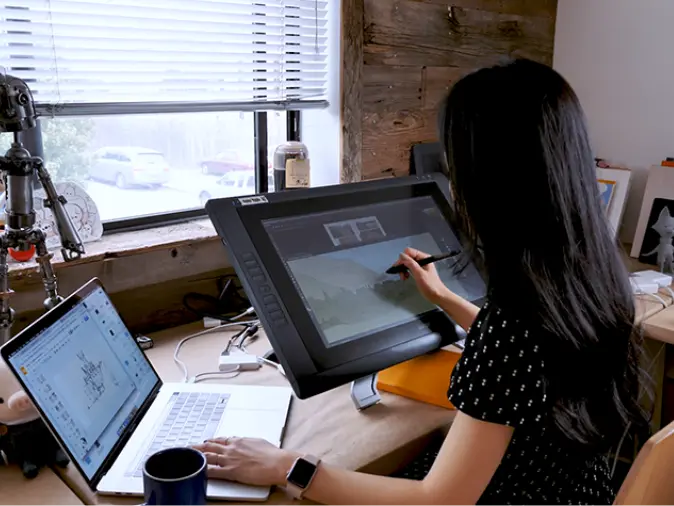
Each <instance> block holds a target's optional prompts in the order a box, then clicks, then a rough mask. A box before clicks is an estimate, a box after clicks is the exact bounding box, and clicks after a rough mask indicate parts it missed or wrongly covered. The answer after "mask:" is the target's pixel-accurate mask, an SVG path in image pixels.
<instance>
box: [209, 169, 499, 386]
mask: <svg viewBox="0 0 674 506" xmlns="http://www.w3.org/2000/svg"><path fill="white" fill-rule="evenodd" d="M448 193H449V188H448V185H447V180H446V178H445V177H444V176H443V175H441V174H428V175H419V176H410V177H402V178H392V179H386V180H377V181H367V182H360V183H352V184H342V185H334V186H326V187H318V188H311V189H307V190H295V191H285V192H278V193H269V194H264V195H255V196H247V197H234V198H225V199H216V200H210V201H209V202H208V203H207V205H206V210H207V212H208V214H209V216H210V218H211V220H212V221H213V224H214V226H215V228H216V230H217V232H218V234H219V235H220V237H221V238H222V241H223V243H224V245H225V247H226V250H227V254H228V258H229V261H230V262H231V264H232V266H233V267H234V269H235V271H236V273H237V275H238V277H239V279H240V281H241V284H242V286H243V288H244V290H245V291H246V293H247V295H248V297H249V299H250V301H251V304H252V305H253V307H254V308H255V310H256V312H257V315H258V317H259V318H260V320H261V322H262V325H263V327H264V329H265V331H266V334H267V336H268V338H269V341H270V343H271V345H272V347H273V349H274V352H275V354H276V356H277V357H278V360H279V362H280V363H281V365H282V366H283V368H284V371H285V374H286V376H287V378H288V380H289V382H290V384H291V385H292V387H293V389H294V391H295V393H296V394H297V396H298V397H299V398H307V397H310V396H313V395H316V394H319V393H322V392H325V391H327V390H330V389H332V388H335V387H337V386H340V385H343V384H346V383H348V382H350V381H352V380H355V379H358V378H362V377H365V376H368V375H371V374H373V373H376V372H378V371H381V370H383V369H386V368H388V367H390V366H392V365H395V364H397V363H400V362H403V361H406V360H409V359H412V358H414V357H416V356H419V355H422V354H425V353H428V352H431V351H433V350H436V349H438V348H439V347H442V346H445V345H448V344H451V343H453V342H456V341H457V340H459V339H460V338H462V337H464V336H463V335H461V333H460V332H457V327H456V325H455V324H454V322H453V321H451V319H450V318H449V317H448V316H447V315H446V314H445V313H444V312H442V311H441V310H439V309H437V308H434V309H433V310H431V311H428V312H427V313H424V314H422V315H420V316H419V317H418V318H416V319H414V321H408V322H406V323H404V324H400V325H394V326H392V327H390V328H384V329H377V330H376V331H373V332H372V333H371V334H369V335H362V336H359V337H358V338H356V339H350V340H349V339H347V340H346V341H344V342H340V341H338V342H336V344H335V343H330V342H328V341H326V338H325V335H327V334H325V332H324V329H323V328H322V326H321V325H322V324H321V325H319V324H318V323H317V320H316V319H315V316H316V314H315V313H316V311H315V310H313V309H311V307H314V306H311V307H310V305H309V303H308V302H307V301H308V300H309V299H306V297H305V296H304V295H303V293H304V292H302V290H301V289H300V285H299V284H298V283H299V281H298V280H299V278H297V277H294V274H293V273H292V272H291V268H290V267H288V266H289V265H290V264H291V262H299V261H302V258H300V260H291V261H286V260H284V259H283V258H282V254H281V249H279V248H280V246H278V244H279V242H278V241H280V239H278V240H276V239H273V237H275V236H274V235H273V234H277V233H281V232H283V233H286V234H290V233H294V234H295V235H293V236H292V237H293V241H291V242H289V243H287V244H290V246H288V247H292V248H295V249H298V248H299V249H302V248H305V247H306V248H307V251H309V250H310V249H311V248H310V247H309V243H312V242H314V243H316V242H317V241H319V240H320V241H322V240H323V237H322V236H323V235H324V232H323V228H325V229H326V230H327V227H329V226H332V225H333V223H328V224H327V226H326V225H323V226H322V227H321V226H320V223H318V224H317V222H316V220H317V219H318V218H317V217H320V219H321V220H323V217H325V220H326V223H327V222H328V221H330V219H332V218H329V217H330V216H332V215H333V214H334V215H335V216H342V215H344V213H351V212H353V213H360V214H358V216H360V215H368V214H370V213H369V211H367V210H368V209H375V210H376V209H382V207H381V206H383V205H389V204H390V205H392V206H400V205H403V204H402V203H403V202H404V203H405V205H408V204H407V202H409V203H410V204H409V205H414V204H415V203H417V202H421V201H419V200H415V199H421V198H423V199H425V200H424V206H425V205H426V204H425V203H426V202H431V201H432V202H433V205H434V206H437V209H438V210H439V211H438V212H436V211H433V219H435V220H437V223H438V224H439V225H438V226H440V227H447V226H448V224H447V223H448V222H450V221H451V214H452V210H451V205H450V199H449V194H448ZM429 197H430V200H429ZM396 209H397V208H396ZM401 209H402V208H401ZM410 209H412V208H410ZM429 209H430V208H429ZM433 209H435V208H433ZM372 212H373V213H375V212H376V211H372ZM305 219H306V220H313V221H306V223H305V224H304V225H302V226H303V227H304V228H301V227H299V225H298V226H297V227H296V228H294V229H293V227H295V225H292V223H295V222H296V223H300V221H297V220H305ZM381 219H382V220H383V221H386V219H387V218H386V217H385V216H383V215H382V216H381ZM293 220H295V221H293ZM406 220H407V221H410V220H411V218H409V220H408V219H407V218H405V217H404V216H403V219H402V220H401V219H400V218H398V219H397V220H393V221H392V220H391V219H389V220H388V222H387V223H386V224H383V225H382V230H384V229H385V227H389V230H391V227H393V228H395V227H396V226H398V225H397V224H396V223H397V222H400V221H406ZM383 221H382V223H383ZM277 223H278V224H279V225H278V227H279V228H280V229H281V232H277V231H276V230H275V227H277V225H276V224H277ZM340 223H341V222H340ZM434 223H435V222H434ZM286 224H290V225H286ZM429 226H430V225H429ZM265 227H266V228H265ZM284 227H287V228H284ZM450 228H451V227H450ZM451 231H452V233H454V231H453V229H452V230H451ZM331 233H332V232H331ZM318 236H321V237H318ZM454 236H455V240H456V241H458V243H459V244H458V245H455V246H454V247H460V242H461V238H460V237H459V236H458V234H455V233H454ZM284 237H285V236H284ZM288 237H290V236H288ZM391 237H393V235H391ZM332 240H333V241H334V238H333V239H332ZM274 241H276V242H274ZM304 243H306V245H305V244H304ZM385 243H387V244H388V240H386V241H380V242H378V243H375V244H377V245H384V244H385ZM335 244H336V243H335ZM396 244H397V243H396ZM442 244H444V243H442ZM365 245H366V246H370V244H369V243H368V244H365ZM312 247H313V246H312ZM335 247H336V248H337V246H335ZM340 247H342V246H340ZM343 248H345V249H343V250H340V251H342V252H344V251H348V250H349V248H348V247H346V246H343ZM321 251H322V250H321ZM390 253H393V252H390ZM329 254H332V252H329V253H328V256H329ZM323 255H324V253H316V256H323ZM394 260H395V258H393V259H391V260H390V261H394ZM386 261H389V260H388V255H387V260H386ZM293 265H294V264H293ZM466 265H469V267H470V268H471V269H473V271H471V272H473V274H471V276H472V277H471V278H470V280H469V283H471V284H470V286H471V287H475V289H474V290H473V289H472V288H471V290H473V291H472V292H471V293H478V292H479V296H476V297H474V298H473V299H474V300H473V301H474V302H475V303H476V304H478V305H480V304H481V303H482V302H483V300H484V296H485V294H486V288H485V285H484V281H483V278H482V276H481V274H479V272H480V269H479V268H477V267H476V266H474V265H473V264H472V263H470V262H466ZM293 272H294V271H293ZM475 273H477V275H476V274H475ZM333 279H334V278H333ZM410 282H411V281H410ZM388 286H392V285H390V284H389V285H388ZM357 296H358V295H357V294H356V295H354V297H357ZM326 297H327V295H326ZM340 300H342V299H340Z"/></svg>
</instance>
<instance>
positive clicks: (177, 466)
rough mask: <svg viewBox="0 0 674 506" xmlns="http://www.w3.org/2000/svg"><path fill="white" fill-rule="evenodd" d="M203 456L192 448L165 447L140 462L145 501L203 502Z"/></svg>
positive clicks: (204, 483)
mask: <svg viewBox="0 0 674 506" xmlns="http://www.w3.org/2000/svg"><path fill="white" fill-rule="evenodd" d="M207 467H208V466H207V465H206V457H205V456H204V454H203V453H201V452H199V451H197V450H194V449H192V448H167V449H166V450H161V451H158V452H157V453H155V454H153V455H151V456H150V458H148V459H147V461H146V462H145V465H144V466H143V491H144V494H145V504H148V505H150V504H151V505H155V504H156V505H165V504H176V505H177V504H180V505H188V504H195V505H197V504H198V505H202V504H206V487H207V485H208V478H207V476H206V469H207Z"/></svg>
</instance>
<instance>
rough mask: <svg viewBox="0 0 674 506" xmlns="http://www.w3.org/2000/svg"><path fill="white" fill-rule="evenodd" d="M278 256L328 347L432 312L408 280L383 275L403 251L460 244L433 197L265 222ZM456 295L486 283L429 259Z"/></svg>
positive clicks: (473, 294)
mask: <svg viewBox="0 0 674 506" xmlns="http://www.w3.org/2000/svg"><path fill="white" fill-rule="evenodd" d="M264 227H265V230H266V231H267V233H268V234H269V236H270V238H271V240H272V243H273V244H274V246H275V248H276V251H277V253H278V254H279V256H280V257H281V259H282V260H283V262H284V264H285V266H286V269H287V271H288V274H289V275H290V278H291V279H292V281H293V283H294V285H295V287H296V288H297V289H298V291H299V292H300V293H301V295H302V298H303V302H304V304H305V306H306V308H307V311H308V312H309V314H310V315H311V318H312V319H313V321H314V323H315V324H316V325H317V328H318V329H319V330H320V332H321V335H322V338H323V340H324V342H325V344H326V346H333V345H336V344H341V343H343V342H347V341H351V340H354V339H358V338H360V337H363V336H366V335H369V334H372V333H374V332H376V331H380V330H384V329H386V328H391V327H394V326H397V325H401V324H403V323H406V322H409V321H411V320H413V319H415V318H418V317H419V316H420V315H423V314H424V313H426V312H428V311H431V310H433V309H435V307H434V306H433V305H432V304H430V303H429V302H428V301H426V300H425V299H424V298H423V297H422V296H421V295H420V294H419V292H418V290H417V288H416V285H415V284H414V282H412V281H411V280H410V281H401V280H400V277H399V276H398V275H390V274H386V269H388V268H389V267H390V266H391V265H393V263H395V262H396V261H397V260H398V257H399V255H400V253H402V252H403V251H404V250H405V248H407V247H411V248H415V249H418V250H421V251H423V252H425V253H428V254H431V255H434V254H439V253H444V252H448V251H452V250H456V249H458V248H460V243H459V241H458V239H457V238H456V235H455V234H454V233H453V232H452V230H451V228H450V227H449V225H448V223H447V221H446V220H445V218H444V216H443V215H442V213H441V211H440V209H439V208H438V207H437V205H436V204H435V201H434V200H433V198H432V197H419V198H412V199H405V200H399V201H395V202H387V203H383V204H376V205H369V206H362V207H351V208H346V209H344V210H340V211H333V212H329V213H315V214H307V215H303V216H299V217H297V216H294V217H290V218H279V219H271V220H266V221H265V222H264ZM435 266H436V268H437V270H438V273H439V275H440V278H441V279H442V280H443V281H444V283H445V284H446V285H447V286H448V287H449V288H450V289H451V290H452V291H454V292H455V293H456V294H458V295H460V296H462V297H464V298H466V299H468V300H476V299H478V298H480V297H481V296H483V290H484V284H483V281H482V279H481V277H480V275H479V274H478V272H477V270H476V269H475V268H474V267H473V266H472V265H470V266H469V267H467V268H466V269H464V270H463V271H461V272H457V269H455V260H453V259H447V260H444V261H442V262H438V263H436V264H435Z"/></svg>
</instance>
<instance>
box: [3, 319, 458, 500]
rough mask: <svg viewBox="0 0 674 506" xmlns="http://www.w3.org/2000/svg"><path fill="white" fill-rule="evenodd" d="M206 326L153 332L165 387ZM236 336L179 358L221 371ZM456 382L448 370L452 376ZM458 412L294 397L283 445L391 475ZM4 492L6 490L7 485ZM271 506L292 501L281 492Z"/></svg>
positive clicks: (74, 481)
mask: <svg viewBox="0 0 674 506" xmlns="http://www.w3.org/2000/svg"><path fill="white" fill-rule="evenodd" d="M202 329H203V327H201V326H200V325H191V326H185V327H179V328H177V329H172V330H170V331H165V332H161V333H159V334H156V335H154V336H153V337H154V338H155V348H154V349H151V350H149V351H148V353H147V355H148V357H149V358H150V360H152V363H153V364H154V366H155V367H156V368H157V371H158V372H159V374H160V375H161V377H162V380H164V381H166V382H170V381H182V373H181V371H180V370H179V369H178V368H177V366H176V365H175V364H174V363H173V352H174V349H175V346H176V344H177V342H178V341H179V340H180V339H181V338H182V337H184V336H186V335H188V334H191V333H193V332H197V331H199V330H202ZM230 335H231V333H228V332H219V333H213V334H210V335H205V336H203V337H198V338H196V339H194V340H192V341H189V342H187V343H186V344H185V345H184V346H183V348H182V350H181V352H180V358H181V359H182V360H183V361H184V362H185V363H186V364H187V366H188V368H189V374H190V376H193V375H195V374H198V373H202V372H211V371H216V370H217V365H218V355H219V354H220V352H221V351H222V349H223V347H224V345H225V343H226V342H227V340H228V338H229V336H230ZM248 348H249V351H250V352H251V353H256V354H258V355H260V354H262V353H264V352H265V351H267V350H268V349H269V344H268V341H267V339H266V338H265V337H264V336H261V338H260V339H258V341H257V342H255V343H253V344H252V345H251V346H249V347H248ZM447 378H448V382H449V371H448V375H447ZM218 381H223V382H231V383H236V384H248V385H253V384H254V385H287V381H286V379H285V377H283V376H282V375H281V374H280V373H279V372H278V371H277V370H276V369H273V368H271V367H267V366H265V367H263V368H262V369H259V370H257V371H251V372H242V373H241V374H240V375H239V376H238V377H236V378H233V379H230V380H218ZM454 415H455V412H454V411H450V410H447V409H443V408H439V407H436V406H431V405H428V404H424V403H421V402H417V401H413V400H410V399H406V398H404V397H399V396H396V395H391V394H387V393H382V402H381V403H380V404H379V405H376V406H373V407H371V408H369V409H367V410H366V411H364V412H358V411H356V409H355V407H354V405H353V403H352V401H351V397H350V391H349V386H348V385H345V386H343V387H341V388H337V389H335V390H332V391H330V392H326V393H324V394H322V395H319V396H316V397H313V398H311V399H307V400H304V401H300V400H298V399H293V401H292V404H291V407H290V416H289V419H288V425H287V427H286V435H285V437H284V440H283V446H284V447H285V448H291V449H295V450H298V451H301V452H306V453H311V454H313V455H317V456H320V457H321V458H322V459H324V460H325V461H326V462H330V463H331V464H335V465H338V466H341V467H344V468H347V469H356V470H363V471H367V472H372V473H377V474H388V473H391V472H393V471H395V470H396V469H397V468H398V467H400V465H402V464H404V463H406V462H407V461H408V460H409V459H410V458H411V457H413V456H414V455H415V454H416V453H417V452H418V451H419V450H420V449H421V448H422V447H423V446H424V445H425V444H426V443H427V442H428V441H429V440H430V439H431V438H432V437H434V436H436V435H440V434H441V433H442V432H443V430H445V429H446V428H447V427H448V426H449V425H450V424H451V422H452V420H453V419H454ZM62 477H63V479H64V481H65V482H66V483H67V484H68V485H69V486H70V487H71V488H72V489H73V491H74V492H75V493H76V494H77V495H78V496H79V497H80V499H81V500H82V501H84V502H85V503H87V504H138V502H139V498H137V497H135V498H129V497H117V496H102V495H96V494H93V493H92V492H91V491H90V490H89V488H88V487H87V485H86V483H85V482H84V480H82V478H81V476H80V475H79V473H78V472H77V471H76V469H75V468H74V467H73V466H69V468H68V469H67V470H65V471H64V472H63V473H62ZM3 488H4V487H3ZM270 502H271V503H274V504H287V503H290V502H291V501H290V500H289V499H288V498H287V496H286V495H285V494H284V493H283V492H280V491H276V492H274V493H273V495H272V497H271V499H270Z"/></svg>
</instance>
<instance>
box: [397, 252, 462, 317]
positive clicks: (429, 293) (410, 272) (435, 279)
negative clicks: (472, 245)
mask: <svg viewBox="0 0 674 506" xmlns="http://www.w3.org/2000/svg"><path fill="white" fill-rule="evenodd" d="M450 256H456V253H454V254H453V255H450ZM445 258H449V256H448V257H445ZM431 259H432V260H431ZM437 261H438V258H437V256H436V257H432V256H431V255H429V254H427V253H424V252H422V251H419V250H416V249H414V248H406V249H405V251H403V253H401V255H400V258H399V259H398V262H396V265H395V267H397V266H402V267H403V269H402V271H399V272H398V274H399V275H400V278H401V279H408V278H409V277H410V276H411V277H412V278H414V281H415V283H416V285H417V288H418V289H419V292H420V293H421V294H422V295H423V296H424V297H425V298H426V299H427V300H428V301H429V302H431V303H433V304H438V303H439V302H440V301H441V300H442V299H443V297H446V296H447V294H448V293H449V289H448V288H447V287H446V286H445V285H444V283H443V282H442V280H441V279H440V276H438V271H437V270H436V269H435V265H433V262H437ZM422 262H423V263H424V265H421V263H422Z"/></svg>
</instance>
